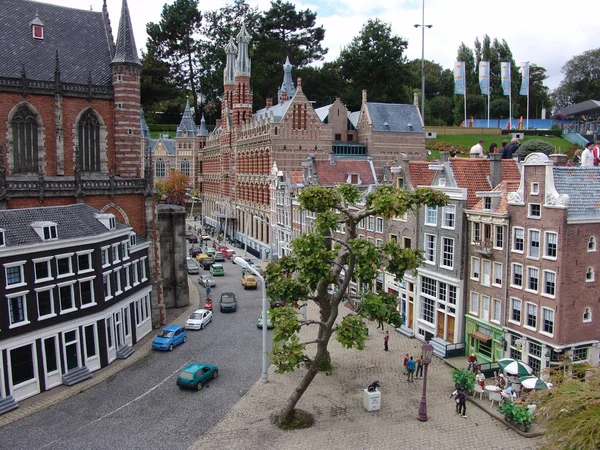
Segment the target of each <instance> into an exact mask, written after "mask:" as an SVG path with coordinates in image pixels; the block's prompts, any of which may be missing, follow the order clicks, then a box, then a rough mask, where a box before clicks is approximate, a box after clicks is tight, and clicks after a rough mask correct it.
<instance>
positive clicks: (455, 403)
mask: <svg viewBox="0 0 600 450" xmlns="http://www.w3.org/2000/svg"><path fill="white" fill-rule="evenodd" d="M458 392H459V390H458V389H456V390H455V391H454V392H453V393H452V394H450V398H451V399H454V410H455V411H456V414H458V403H459V401H458Z"/></svg>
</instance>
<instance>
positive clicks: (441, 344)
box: [429, 337, 448, 359]
mask: <svg viewBox="0 0 600 450" xmlns="http://www.w3.org/2000/svg"><path fill="white" fill-rule="evenodd" d="M429 343H430V344H431V345H433V354H434V355H435V356H437V357H438V358H440V359H444V358H445V357H446V345H447V344H448V343H447V342H446V341H444V340H443V339H440V338H438V337H434V338H433V339H431V340H430V341H429Z"/></svg>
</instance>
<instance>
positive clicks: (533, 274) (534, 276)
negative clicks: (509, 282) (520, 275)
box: [527, 267, 540, 292]
mask: <svg viewBox="0 0 600 450" xmlns="http://www.w3.org/2000/svg"><path fill="white" fill-rule="evenodd" d="M539 278H540V271H539V269H536V268H535V267H528V268H527V290H529V291H534V292H537V290H538V284H539Z"/></svg>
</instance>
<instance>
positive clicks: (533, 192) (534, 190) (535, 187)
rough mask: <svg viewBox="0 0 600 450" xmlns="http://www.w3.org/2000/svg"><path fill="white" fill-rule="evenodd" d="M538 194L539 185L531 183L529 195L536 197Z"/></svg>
mask: <svg viewBox="0 0 600 450" xmlns="http://www.w3.org/2000/svg"><path fill="white" fill-rule="evenodd" d="M539 193H540V183H531V192H530V194H531V195H538V194H539Z"/></svg>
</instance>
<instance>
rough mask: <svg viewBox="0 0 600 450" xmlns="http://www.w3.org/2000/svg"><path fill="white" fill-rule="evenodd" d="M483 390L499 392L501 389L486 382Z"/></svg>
mask: <svg viewBox="0 0 600 450" xmlns="http://www.w3.org/2000/svg"><path fill="white" fill-rule="evenodd" d="M485 390H486V391H488V392H500V391H501V390H502V389H500V388H499V387H498V386H494V385H492V384H488V385H486V386H485Z"/></svg>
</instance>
